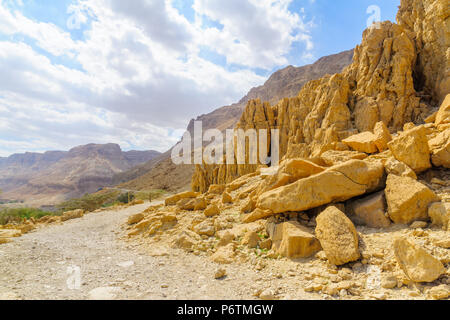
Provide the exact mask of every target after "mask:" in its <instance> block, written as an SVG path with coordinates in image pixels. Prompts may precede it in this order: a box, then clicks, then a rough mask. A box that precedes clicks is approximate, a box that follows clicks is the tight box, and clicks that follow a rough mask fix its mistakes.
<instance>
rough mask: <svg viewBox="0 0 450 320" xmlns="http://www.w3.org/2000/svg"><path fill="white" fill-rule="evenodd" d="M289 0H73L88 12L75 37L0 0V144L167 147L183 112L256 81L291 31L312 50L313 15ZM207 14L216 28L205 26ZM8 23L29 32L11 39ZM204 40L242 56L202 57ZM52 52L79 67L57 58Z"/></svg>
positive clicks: (275, 61)
mask: <svg viewBox="0 0 450 320" xmlns="http://www.w3.org/2000/svg"><path fill="white" fill-rule="evenodd" d="M290 2H291V1H290V0H262V1H259V0H258V1H256V0H247V1H242V0H239V1H237V0H229V1H219V0H210V1H205V0H195V2H194V6H193V8H194V9H195V11H196V19H195V22H193V23H191V22H189V21H188V20H187V19H186V18H185V17H184V16H183V15H182V14H181V13H180V12H178V10H177V9H175V8H174V7H173V6H172V0H159V1H146V0H133V1H132V2H130V1H126V2H125V1H123V0H89V1H86V0H80V1H79V2H78V3H75V4H72V5H71V7H70V10H69V11H70V12H72V13H73V12H77V11H76V10H79V11H78V12H82V13H83V16H82V17H83V19H86V18H87V16H88V15H89V16H91V17H93V19H91V21H90V22H91V25H90V28H89V30H87V31H86V32H85V34H84V37H83V39H84V40H77V41H75V40H73V39H72V38H71V34H70V33H69V31H66V30H63V29H61V28H60V27H57V26H56V25H54V24H51V23H44V22H39V21H37V20H35V18H33V19H31V18H29V17H25V16H24V15H23V14H22V13H20V12H18V11H15V12H12V11H11V10H9V9H8V8H7V7H6V6H4V5H2V3H1V2H0V34H3V35H6V36H10V37H11V39H10V40H6V41H0V73H1V74H2V77H1V78H0V136H2V137H8V138H7V139H5V138H3V139H2V141H0V155H5V153H12V152H23V151H26V150H31V149H27V148H31V147H33V148H32V149H33V150H34V151H36V149H39V150H46V149H68V148H70V147H72V146H75V145H78V144H85V143H91V142H96V143H106V142H116V143H119V144H121V145H122V147H124V148H128V147H130V148H131V147H133V146H136V147H138V148H141V149H157V150H159V151H165V150H167V149H168V148H169V147H170V146H172V145H173V144H174V143H175V142H176V141H177V138H178V135H179V132H180V129H184V128H185V127H186V125H187V123H188V121H189V119H190V118H192V117H196V116H197V115H199V114H203V113H206V112H209V111H212V110H213V109H214V108H215V107H219V106H222V105H226V104H230V103H232V102H235V101H237V100H239V99H240V98H241V97H242V96H243V95H244V94H245V93H246V92H247V91H248V90H249V89H250V88H251V87H253V86H256V85H260V84H262V83H263V82H264V80H265V79H264V77H261V76H259V75H257V74H256V73H255V72H254V71H252V70H253V69H254V68H262V69H272V68H273V67H275V66H282V65H284V64H287V63H288V60H287V58H286V56H287V54H288V53H289V52H290V50H291V46H292V44H293V43H294V42H296V41H300V42H303V43H304V44H305V52H304V56H308V55H309V54H310V50H311V49H312V48H313V44H312V40H311V37H310V36H309V34H308V29H309V28H310V25H309V24H307V23H305V22H304V21H303V20H302V18H301V17H299V16H298V15H297V14H293V13H291V12H289V10H288V6H289V4H290ZM62 14H66V13H62ZM205 17H207V18H208V19H210V20H215V21H217V22H219V23H220V24H222V25H223V29H222V30H219V29H216V28H213V27H204V25H203V20H204V19H205ZM83 19H82V20H83ZM16 35H21V36H26V37H28V38H30V39H32V40H33V41H34V42H30V43H32V45H28V44H25V43H20V42H19V43H17V42H15V40H14V39H15V38H14V37H12V36H16ZM34 46H37V47H39V48H40V49H42V50H44V51H46V52H48V53H49V54H48V55H46V56H44V55H42V54H40V53H38V52H37V51H36V50H34V49H35V48H34ZM204 47H208V48H210V49H213V50H216V51H217V52H218V53H219V54H221V55H224V56H225V57H226V60H227V62H228V63H230V64H238V65H241V66H245V67H243V68H240V69H237V70H235V69H234V70H233V71H230V70H229V69H228V68H227V67H226V66H222V65H218V64H214V63H213V62H210V61H207V60H205V59H202V58H201V49H202V48H204ZM59 56H66V57H69V58H70V59H71V60H72V61H73V62H74V63H76V64H78V65H80V66H81V70H77V69H73V68H70V67H68V66H63V65H60V64H57V63H56V62H55V60H54V59H53V58H54V57H59ZM174 129H176V131H175V132H177V134H172V135H171V134H170V133H172V132H174Z"/></svg>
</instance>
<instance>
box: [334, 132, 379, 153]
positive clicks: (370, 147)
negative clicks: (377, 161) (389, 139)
mask: <svg viewBox="0 0 450 320" xmlns="http://www.w3.org/2000/svg"><path fill="white" fill-rule="evenodd" d="M375 141H377V137H376V136H375V135H374V134H373V133H372V132H369V131H366V132H362V133H359V134H356V135H353V136H351V137H348V138H347V139H344V140H342V142H343V143H345V144H346V145H348V146H349V147H350V148H352V149H353V150H355V151H359V152H364V153H377V152H378V148H377V145H376V144H375Z"/></svg>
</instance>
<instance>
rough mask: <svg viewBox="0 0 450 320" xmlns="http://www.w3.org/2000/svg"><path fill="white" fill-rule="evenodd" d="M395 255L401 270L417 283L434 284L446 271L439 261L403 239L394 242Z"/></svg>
mask: <svg viewBox="0 0 450 320" xmlns="http://www.w3.org/2000/svg"><path fill="white" fill-rule="evenodd" d="M394 254H395V258H396V260H397V262H398V264H399V266H400V268H401V269H402V270H403V271H404V272H405V274H406V275H407V276H408V278H409V279H411V280H412V281H415V282H433V281H435V280H436V279H438V278H439V277H440V276H441V275H442V274H444V273H445V271H446V270H445V267H444V265H443V264H442V263H441V262H440V261H439V260H438V259H436V258H435V257H433V256H432V255H431V254H429V253H428V252H427V251H425V250H424V249H423V248H421V247H419V246H417V245H415V244H413V243H411V242H410V241H408V240H406V239H403V238H399V239H397V240H395V241H394Z"/></svg>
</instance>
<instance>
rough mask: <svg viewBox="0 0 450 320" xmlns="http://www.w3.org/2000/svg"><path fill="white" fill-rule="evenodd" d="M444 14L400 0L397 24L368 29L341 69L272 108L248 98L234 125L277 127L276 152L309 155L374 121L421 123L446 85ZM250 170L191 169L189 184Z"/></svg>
mask: <svg viewBox="0 0 450 320" xmlns="http://www.w3.org/2000/svg"><path fill="white" fill-rule="evenodd" d="M419 12H425V13H427V14H426V15H422V14H418V13H419ZM448 14H449V12H448V10H447V7H445V6H444V5H443V3H441V1H434V2H431V1H406V0H405V1H402V8H401V9H400V11H399V13H398V18H397V20H398V24H394V23H391V22H384V23H382V24H381V26H380V28H369V29H367V30H366V31H365V32H364V34H363V40H362V43H361V45H359V46H357V48H356V49H355V54H354V58H353V63H352V64H351V65H350V66H348V67H347V68H346V69H345V70H344V71H343V72H342V73H339V74H335V75H332V76H325V77H323V78H321V79H318V80H314V81H311V82H309V83H307V84H306V85H305V86H304V87H303V88H302V90H301V91H300V93H299V94H298V96H297V97H294V98H285V99H283V100H281V101H280V102H279V103H277V104H275V105H271V104H270V103H263V102H262V101H261V100H259V99H256V100H250V101H249V102H248V104H247V107H246V110H245V111H244V113H243V115H242V117H241V119H240V121H239V123H238V124H237V126H236V127H237V128H242V129H244V130H247V129H250V128H255V129H269V131H270V129H272V128H280V130H281V132H280V154H281V157H285V158H295V157H312V158H314V157H318V156H320V155H322V154H323V153H324V152H326V151H330V150H334V151H344V150H347V149H348V147H347V146H345V145H344V144H343V143H342V140H344V139H346V138H348V137H350V136H352V135H354V134H356V133H359V132H366V131H372V130H373V129H374V127H375V124H376V123H378V122H380V121H381V122H383V123H384V124H385V125H386V126H387V127H388V128H389V131H390V132H391V133H395V132H397V131H399V130H402V129H403V125H404V124H406V123H408V122H413V123H415V124H421V123H424V120H425V119H426V118H427V117H428V116H430V115H431V114H432V113H433V112H434V111H436V110H437V108H438V107H439V103H440V102H442V100H443V98H444V93H446V92H447V93H448V91H449V90H450V88H447V84H448V78H449V76H448V74H446V72H447V71H446V70H448V69H449V56H448V55H446V54H447V51H448V44H449V43H448V42H449V36H448V30H449V28H448V22H447V21H448V19H447V17H448ZM414 19H415V20H414ZM424 21H425V23H424ZM419 26H420V27H419ZM445 30H447V31H445ZM445 32H447V33H445ZM445 55H446V57H444V56H445ZM445 88H447V89H445ZM269 156H270V155H269ZM257 167H258V166H257V165H239V166H238V165H228V166H226V165H223V166H220V167H217V166H208V167H204V168H201V167H198V168H197V171H196V173H195V175H194V178H193V184H192V187H193V189H194V190H196V191H201V192H205V191H207V190H208V187H209V185H211V184H224V183H229V182H231V181H233V180H234V179H236V178H238V177H240V176H242V175H245V174H248V173H252V172H255V170H256V169H257Z"/></svg>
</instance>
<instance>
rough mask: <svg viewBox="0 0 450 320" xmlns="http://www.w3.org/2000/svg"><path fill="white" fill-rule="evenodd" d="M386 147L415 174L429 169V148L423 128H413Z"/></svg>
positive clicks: (425, 131)
mask: <svg viewBox="0 0 450 320" xmlns="http://www.w3.org/2000/svg"><path fill="white" fill-rule="evenodd" d="M388 146H389V150H391V152H392V154H393V155H394V157H395V158H396V159H397V160H398V161H401V162H404V163H405V164H406V165H408V166H409V167H410V168H411V169H413V170H414V171H415V172H416V173H420V172H423V171H425V170H428V169H430V168H431V162H430V148H429V146H428V139H427V130H426V128H425V127H424V126H419V127H415V128H413V129H410V130H408V131H405V132H403V133H401V134H400V135H399V136H398V137H397V138H395V139H394V140H392V141H391V142H389V143H388Z"/></svg>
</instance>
